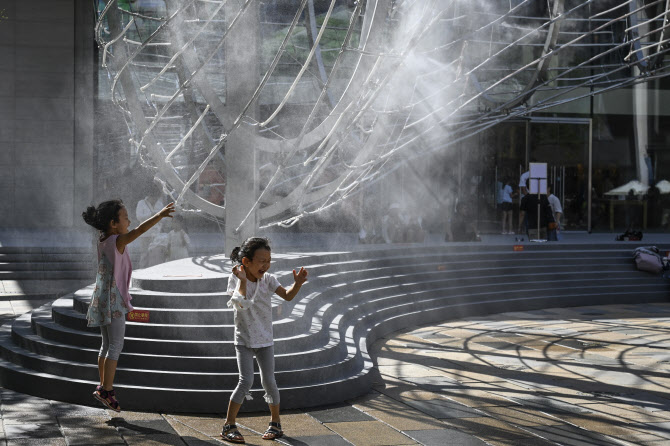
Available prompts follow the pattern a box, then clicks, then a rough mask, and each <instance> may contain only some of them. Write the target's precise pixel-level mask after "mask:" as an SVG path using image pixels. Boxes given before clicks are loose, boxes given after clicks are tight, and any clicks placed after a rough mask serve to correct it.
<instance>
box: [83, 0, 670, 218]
mask: <svg viewBox="0 0 670 446" xmlns="http://www.w3.org/2000/svg"><path fill="white" fill-rule="evenodd" d="M96 3H97V11H98V21H97V25H96V37H97V41H98V44H99V46H100V48H101V50H102V52H103V58H102V60H103V65H104V67H105V68H107V69H108V70H109V79H110V89H111V91H110V93H111V97H112V98H113V100H114V102H115V103H116V104H118V105H119V107H121V108H122V109H123V112H124V115H125V117H126V120H127V123H128V128H129V131H130V133H131V141H132V144H133V146H134V148H135V150H137V151H138V152H139V154H140V156H141V157H142V159H143V160H144V161H145V162H146V163H148V164H151V165H152V166H153V167H154V168H155V169H156V171H157V176H158V177H159V178H161V179H162V180H163V181H164V182H165V184H166V186H167V187H168V189H169V190H171V191H172V193H173V194H174V196H175V198H176V199H177V200H178V204H179V205H181V206H182V207H184V208H192V209H198V210H200V211H202V212H205V213H207V214H209V215H211V216H213V217H216V218H221V219H225V218H226V206H228V204H229V203H230V202H231V200H233V199H234V198H235V197H234V196H231V193H230V188H228V187H226V183H227V181H228V177H227V175H226V170H227V169H231V168H233V169H234V168H235V164H236V163H239V161H238V159H237V157H236V156H233V153H234V152H233V150H232V149H231V145H232V144H233V142H232V141H233V140H236V141H245V142H246V145H245V147H247V148H246V149H245V150H253V151H254V154H253V159H254V160H255V161H254V162H255V167H254V172H256V173H255V175H257V177H256V178H255V182H254V183H253V184H254V193H253V194H252V196H251V199H249V197H247V198H246V199H245V201H246V204H245V206H247V207H246V209H248V212H242V213H238V215H239V217H237V218H236V221H230V216H229V217H228V220H227V221H226V225H234V226H235V227H236V228H239V227H241V226H242V225H244V224H245V223H248V222H249V219H250V218H251V217H252V216H254V215H255V217H254V218H256V222H257V225H258V226H260V227H267V226H271V225H290V224H293V223H295V222H296V221H298V219H300V218H301V217H304V216H306V215H309V214H312V213H316V212H320V211H321V210H323V209H325V208H328V207H330V206H332V205H334V204H335V203H338V202H340V201H341V200H343V199H345V198H346V197H348V196H350V195H351V194H353V193H357V192H358V191H360V190H361V189H362V188H364V187H365V185H366V184H369V183H371V182H374V181H376V180H378V179H379V178H381V177H383V176H384V175H386V174H387V173H388V172H391V171H393V169H395V168H396V167H397V166H398V165H399V164H400V163H401V162H402V161H403V160H405V159H408V158H412V157H417V156H421V155H424V154H426V153H429V152H432V151H436V150H444V149H445V148H447V147H449V146H450V145H453V144H454V143H456V142H458V141H461V140H463V139H465V138H468V137H471V136H472V135H475V134H477V133H478V132H482V131H483V130H485V129H487V128H490V127H491V126H494V125H496V124H498V123H500V122H502V121H504V120H506V119H510V118H513V117H519V116H524V115H528V114H529V113H531V112H538V111H541V110H545V109H548V108H551V107H555V106H557V105H561V104H564V103H566V102H570V101H575V100H577V99H582V98H585V97H589V96H592V95H596V94H599V93H602V92H606V91H609V90H613V89H617V88H621V87H626V86H631V85H634V84H637V83H642V82H647V81H649V80H651V79H656V78H660V77H663V76H666V75H667V74H668V59H667V58H666V53H667V51H668V32H667V29H668V14H669V13H670V0H657V1H649V0H645V1H642V0H627V1H623V0H607V1H604V0H598V1H595V0H584V1H579V2H575V1H567V0H509V1H508V0H488V1H486V0H479V1H473V0H468V1H465V0H463V1H461V0H449V1H444V0H421V1H418V0H367V1H363V0H360V1H356V2H354V1H352V0H350V1H343V0H327V1H319V2H317V4H316V5H315V2H314V0H295V1H282V0H273V1H268V2H258V1H255V0H165V1H152V2H150V3H149V2H146V1H145V2H143V1H141V0H136V1H130V0H125V1H121V0H118V1H109V2H104V1H98V2H96ZM148 5H149V6H150V7H149V6H148ZM273 12H276V13H277V14H278V15H277V16H273V15H272V14H273ZM279 13H281V14H279ZM279 15H280V16H279ZM249 23H252V24H255V25H254V28H253V29H254V30H255V31H257V33H256V34H258V36H259V37H258V41H257V42H256V43H253V42H252V43H250V42H249V41H248V40H245V39H241V38H240V37H239V35H240V33H241V32H243V31H244V29H245V27H246V29H248V27H249ZM236 52H241V53H243V54H246V55H248V58H249V61H248V63H249V66H252V67H257V68H260V72H259V75H258V78H257V79H254V83H255V89H253V91H252V92H251V94H249V95H248V96H247V97H243V98H240V97H239V94H238V92H236V91H230V88H227V87H228V86H229V85H230V83H231V79H233V78H234V77H239V76H245V73H240V72H231V71H230V67H231V65H230V64H229V62H228V60H229V59H228V57H229V55H230V54H235V53H236ZM237 57H238V59H240V55H239V54H238V55H237ZM242 59H244V56H242ZM203 175H207V176H208V177H211V176H212V175H214V176H216V175H220V181H219V182H220V187H221V192H222V195H223V196H224V197H225V198H224V200H223V201H220V202H212V201H211V200H209V199H208V198H207V196H203V194H202V193H200V192H199V190H198V188H197V185H198V184H199V182H201V180H202V177H203ZM210 183H211V179H210ZM224 189H225V190H224Z"/></svg>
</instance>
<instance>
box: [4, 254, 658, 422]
mask: <svg viewBox="0 0 670 446" xmlns="http://www.w3.org/2000/svg"><path fill="white" fill-rule="evenodd" d="M638 246H639V244H638ZM527 247H528V249H526V246H524V251H521V252H513V251H512V250H510V249H507V248H505V249H503V247H486V246H477V247H472V246H468V247H465V248H458V247H449V249H443V248H444V247H435V248H433V247H426V246H420V247H417V246H412V247H400V248H396V249H386V248H385V249H377V250H370V251H360V252H350V253H327V254H323V255H320V254H299V255H284V256H281V255H276V256H275V262H274V264H273V271H274V273H275V274H276V275H277V276H278V277H279V280H280V282H281V281H282V280H283V281H284V282H286V283H284V285H289V284H290V282H291V279H292V277H291V272H290V269H292V268H294V267H296V266H298V265H304V266H306V267H307V268H308V270H309V271H310V280H309V282H308V283H307V284H306V285H305V286H304V287H303V292H302V294H301V295H300V297H299V298H298V299H296V300H294V301H292V302H284V303H282V304H280V299H278V298H277V299H273V313H274V320H275V322H274V333H275V352H276V361H275V363H276V369H277V380H278V382H279V383H280V387H281V391H282V407H285V408H291V407H310V405H314V404H327V403H328V402H336V401H342V400H343V399H346V398H351V397H353V396H356V395H360V394H363V393H365V392H367V391H368V390H369V388H370V387H369V386H370V379H371V377H370V373H371V370H372V360H371V358H370V357H369V355H368V352H367V348H368V346H369V345H370V344H371V343H372V342H374V341H375V340H376V339H378V338H379V337H380V336H385V335H387V334H389V333H390V332H392V331H395V330H399V329H403V328H405V327H407V326H412V325H421V324H431V323H435V322H440V321H444V320H449V319H454V318H457V317H466V316H473V315H486V314H492V313H498V312H502V311H509V310H510V308H516V309H518V310H519V311H525V310H532V309H539V308H547V307H565V306H578V305H597V304H601V303H602V304H612V303H628V302H630V303H632V302H635V303H639V302H658V301H667V299H668V296H669V294H668V291H670V287H669V286H668V283H667V282H665V281H664V280H663V279H662V278H661V277H660V276H654V275H650V274H647V273H642V272H639V271H637V270H635V268H634V266H633V263H632V247H629V246H626V245H600V246H596V247H594V248H593V249H591V250H589V249H587V248H585V247H584V246H583V245H581V246H579V245H577V246H572V247H570V246H557V245H552V246H549V245H545V246H541V245H527ZM508 248H509V247H508ZM165 265H168V266H165ZM165 265H162V266H158V267H153V268H149V269H147V270H142V271H136V272H135V275H134V278H133V284H134V285H141V288H134V289H133V290H132V293H133V295H134V300H133V303H134V305H135V306H136V307H138V308H146V309H148V310H149V311H150V315H151V316H150V317H151V322H149V323H128V324H127V333H126V340H125V346H124V351H123V353H122V356H121V358H120V362H119V365H120V367H119V371H118V374H117V383H118V385H117V384H115V387H116V388H117V390H118V391H119V393H120V394H121V390H122V389H124V390H127V391H132V393H133V400H134V401H133V402H132V403H131V404H136V405H137V406H138V407H136V408H141V409H142V410H163V411H165V410H170V407H173V406H175V408H174V409H173V410H174V411H191V412H204V411H211V410H212V409H211V408H209V407H210V405H211V401H210V400H211V399H212V398H215V399H219V398H224V400H226V399H227V398H229V395H230V391H232V389H233V388H234V386H235V384H236V378H237V377H236V364H235V357H234V355H235V352H234V346H233V343H232V338H233V336H232V315H233V313H232V312H231V311H230V310H228V309H227V307H226V306H225V302H226V301H227V300H228V299H227V295H226V294H225V292H224V291H225V289H226V285H227V279H228V274H229V267H230V265H229V263H227V259H225V257H223V256H212V257H203V258H197V259H194V260H193V261H190V262H181V263H179V261H178V262H177V263H175V264H173V265H169V264H165ZM92 290H93V288H92V286H88V287H85V288H84V289H81V290H79V291H77V292H76V293H73V294H72V295H71V296H67V297H65V298H62V299H59V300H58V301H56V302H55V303H54V304H52V305H45V306H44V307H41V308H39V309H37V310H34V311H33V312H32V314H31V315H24V316H22V317H20V318H18V319H17V320H16V321H15V322H14V323H13V325H12V327H11V329H10V330H9V331H8V330H7V329H6V328H4V329H3V330H2V331H0V356H1V357H2V358H3V359H2V360H1V362H0V384H3V385H4V383H5V382H7V383H8V384H9V385H10V386H15V387H17V388H16V389H15V390H19V391H24V390H21V389H23V388H26V387H27V385H26V383H29V384H31V385H32V386H33V387H35V388H37V389H39V390H40V391H41V392H47V393H48V392H52V391H53V392H54V393H57V394H58V395H59V398H58V399H64V400H68V399H66V398H72V399H79V398H81V399H82V401H83V400H85V399H87V398H89V396H88V394H87V393H88V392H91V391H92V387H93V386H94V385H95V381H96V379H97V366H96V361H97V349H98V348H99V344H100V336H99V333H98V331H97V329H90V328H88V327H86V323H85V318H84V313H85V311H86V309H87V306H88V301H89V300H90V295H91V292H92ZM189 303H192V305H191V304H189ZM140 304H141V305H144V306H141V305H140ZM3 367H4V368H3ZM196 376H197V379H196V378H194V377H196ZM63 382H67V383H68V384H63ZM47 383H57V384H58V385H61V384H62V385H63V389H67V388H68V386H71V387H73V388H76V389H77V391H78V392H79V394H78V395H75V396H71V395H70V394H69V392H68V393H66V392H63V391H61V392H55V391H54V390H52V389H51V387H49V386H47ZM87 386H89V387H87ZM222 386H223V388H225V389H226V390H225V391H221V390H220V389H221V388H222ZM9 388H14V387H9ZM33 391H34V390H33ZM255 391H256V392H259V391H260V387H258V388H257V389H256V390H255ZM170 393H171V394H172V396H171V397H168V395H169V394H170ZM41 395H42V396H44V394H43V393H41ZM81 395H84V396H85V398H84V397H82V396H81ZM136 395H144V397H145V398H146V401H142V400H139V401H138V400H136ZM176 395H177V396H178V399H179V402H178V403H177V404H175V402H174V401H173V400H174V398H175V396H176ZM320 396H323V398H324V399H320V400H319V402H318V403H315V402H314V399H315V398H320ZM47 397H48V396H47ZM123 401H124V400H123V399H122V403H123ZM73 402H79V401H73ZM91 402H92V401H91ZM84 403H85V401H84ZM216 403H217V404H218V406H220V401H217V402H216ZM259 403H261V404H259V405H258V406H257V407H256V406H255V404H258V403H252V404H247V403H245V406H244V409H245V410H259V408H262V406H263V405H264V401H262V399H260V402H259ZM161 404H162V406H161ZM176 406H178V407H176ZM124 407H126V405H124ZM154 407H160V409H154ZM128 408H131V407H128ZM214 410H221V409H220V407H219V408H218V409H214Z"/></svg>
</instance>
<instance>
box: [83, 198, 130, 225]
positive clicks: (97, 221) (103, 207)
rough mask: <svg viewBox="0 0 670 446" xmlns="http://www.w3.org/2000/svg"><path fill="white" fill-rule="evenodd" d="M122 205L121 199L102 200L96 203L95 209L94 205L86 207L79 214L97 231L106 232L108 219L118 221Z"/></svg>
mask: <svg viewBox="0 0 670 446" xmlns="http://www.w3.org/2000/svg"><path fill="white" fill-rule="evenodd" d="M122 207H124V206H123V201H121V200H109V201H103V202H102V203H100V204H99V205H98V207H97V209H96V208H95V206H89V207H87V208H86V210H85V211H84V212H82V214H81V216H82V217H84V221H85V222H86V223H88V224H89V225H91V226H93V227H94V228H95V229H97V230H98V231H102V232H106V231H107V229H109V222H110V221H112V220H114V221H115V222H118V221H119V211H120V210H121V208H122Z"/></svg>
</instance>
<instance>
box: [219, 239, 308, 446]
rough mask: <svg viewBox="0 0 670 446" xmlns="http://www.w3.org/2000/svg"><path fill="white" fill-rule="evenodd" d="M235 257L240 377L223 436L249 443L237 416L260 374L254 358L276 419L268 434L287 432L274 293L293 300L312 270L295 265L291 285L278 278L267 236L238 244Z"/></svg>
mask: <svg viewBox="0 0 670 446" xmlns="http://www.w3.org/2000/svg"><path fill="white" fill-rule="evenodd" d="M230 260H232V261H233V263H236V264H237V266H235V267H234V268H233V272H232V274H231V275H230V277H229V278H228V292H229V293H230V294H231V295H232V297H231V298H230V300H229V301H228V306H229V307H232V308H234V309H235V352H236V355H237V368H238V371H239V374H240V379H239V382H238V384H237V387H236V388H235V390H234V391H233V394H232V395H231V397H230V402H229V403H228V413H227V414H226V421H225V423H224V425H223V429H222V431H221V436H222V437H223V438H224V439H225V440H226V441H229V442H231V443H244V437H243V436H242V435H241V434H240V432H239V431H238V430H237V426H236V425H235V419H236V418H237V413H238V412H239V410H240V407H242V402H243V401H244V398H245V396H246V397H247V398H249V399H250V398H251V396H250V395H249V389H251V385H252V383H253V380H254V364H253V358H254V356H256V362H257V363H258V368H259V369H260V373H261V384H262V385H263V389H264V390H265V401H267V403H268V405H269V406H270V414H271V420H270V425H269V427H268V429H267V431H265V434H264V435H263V439H264V440H274V439H276V438H280V437H281V436H282V435H283V434H284V432H283V431H282V429H281V423H280V420H279V389H278V388H277V383H276V381H275V376H274V368H275V364H274V341H273V335H272V295H273V294H276V295H278V296H279V297H281V298H282V299H284V300H287V301H290V300H292V299H293V298H294V297H295V296H296V294H298V291H299V290H300V287H301V286H302V284H303V283H305V281H306V280H307V270H306V269H304V268H300V271H298V272H296V271H295V270H293V280H294V283H293V285H291V286H290V287H289V288H288V289H285V288H284V287H283V286H281V284H280V283H279V281H278V280H277V278H276V277H275V276H273V275H272V274H268V273H267V271H268V270H269V269H270V261H271V255H270V243H269V241H268V240H267V239H265V238H260V237H251V238H248V239H247V240H245V241H244V243H243V244H242V246H241V247H237V248H235V249H233V252H232V254H231V255H230Z"/></svg>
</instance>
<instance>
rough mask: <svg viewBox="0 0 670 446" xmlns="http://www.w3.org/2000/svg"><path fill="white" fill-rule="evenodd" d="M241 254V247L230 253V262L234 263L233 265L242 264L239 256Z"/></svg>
mask: <svg viewBox="0 0 670 446" xmlns="http://www.w3.org/2000/svg"><path fill="white" fill-rule="evenodd" d="M239 254H240V247H239V246H236V247H235V248H234V249H233V252H231V253H230V260H232V261H233V263H242V259H239V258H238V257H237V256H238V255H239Z"/></svg>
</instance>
